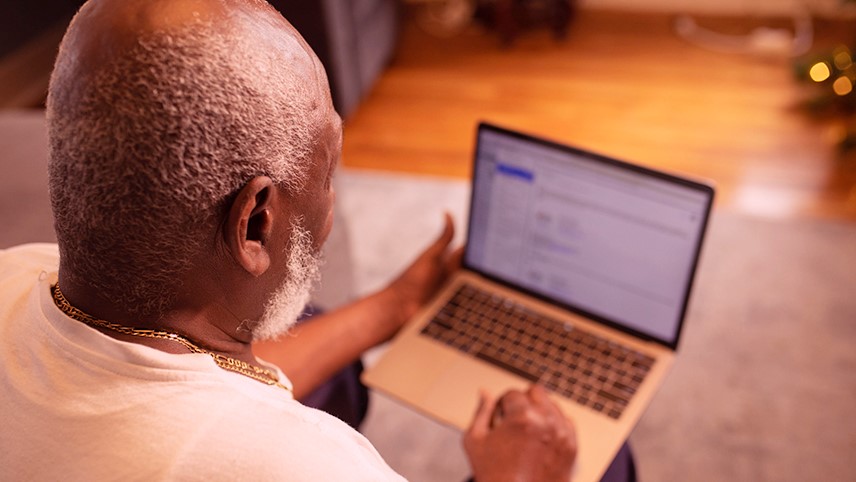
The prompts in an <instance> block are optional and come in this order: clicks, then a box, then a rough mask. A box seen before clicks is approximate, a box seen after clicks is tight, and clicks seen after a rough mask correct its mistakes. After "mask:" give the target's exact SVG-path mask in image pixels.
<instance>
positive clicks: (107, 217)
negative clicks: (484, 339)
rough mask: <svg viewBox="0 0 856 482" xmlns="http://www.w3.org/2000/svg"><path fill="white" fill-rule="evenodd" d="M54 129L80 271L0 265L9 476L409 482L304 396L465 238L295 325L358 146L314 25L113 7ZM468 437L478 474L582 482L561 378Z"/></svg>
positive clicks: (55, 166) (54, 109)
mask: <svg viewBox="0 0 856 482" xmlns="http://www.w3.org/2000/svg"><path fill="white" fill-rule="evenodd" d="M48 124H49V137H50V146H51V151H50V192H51V201H52V206H53V210H54V215H55V227H56V233H57V239H58V245H59V250H58V258H57V252H56V249H55V248H54V247H50V246H45V245H39V246H23V247H18V248H12V249H9V250H6V251H3V252H0V386H2V387H1V389H0V411H1V412H2V417H3V418H2V421H3V423H2V425H3V429H2V430H0V474H2V478H3V479H6V480H34V479H35V480H60V479H61V480H103V479H111V480H124V479H139V480H152V479H178V480H210V479H217V480H223V479H224V480H237V479H253V480H372V481H375V480H396V479H399V478H400V477H399V476H398V475H397V474H395V473H394V472H393V471H392V470H391V469H390V468H389V467H388V466H387V465H386V464H385V462H384V461H383V459H382V458H381V457H380V456H379V455H378V453H377V452H376V451H375V450H374V448H373V447H372V446H371V444H370V443H369V442H368V441H367V440H365V439H364V438H363V437H362V436H361V435H360V434H359V433H357V432H356V431H354V430H353V429H351V428H350V427H348V426H347V425H345V424H344V423H342V422H340V421H339V420H337V419H335V418H333V417H331V416H329V415H327V414H325V413H323V412H320V411H317V410H314V409H310V408H307V407H305V406H303V405H301V404H300V403H298V402H297V401H295V398H294V397H295V395H296V396H297V397H300V396H302V395H304V394H306V393H308V392H310V391H311V390H312V389H313V388H315V387H317V386H318V385H319V384H321V383H322V382H323V381H324V380H325V379H327V378H328V377H330V376H331V375H332V374H334V373H335V372H337V371H338V370H340V369H342V368H343V367H345V366H346V365H348V364H349V363H351V362H352V361H354V360H355V359H357V358H358V357H359V355H360V353H362V352H363V351H364V350H365V349H366V348H369V347H371V346H374V345H376V344H378V343H380V342H383V341H384V340H387V339H389V337H391V336H392V335H393V334H394V333H395V332H396V331H397V330H398V329H399V327H400V326H401V325H402V324H403V323H404V322H405V321H406V320H407V319H408V318H409V317H410V316H411V315H412V314H413V313H414V312H415V311H416V310H417V309H418V308H419V306H420V305H421V304H422V303H423V302H424V301H425V300H426V299H427V298H428V297H430V296H431V295H432V293H433V292H434V290H435V289H436V288H437V286H438V285H439V284H440V283H441V282H442V281H443V279H444V276H445V273H446V272H447V271H448V269H451V267H452V266H453V265H454V258H455V257H454V256H453V255H452V254H450V253H449V249H448V245H449V242H450V240H451V238H452V228H451V224H450V223H449V222H448V220H447V226H446V229H445V230H444V232H443V233H442V234H441V236H440V237H439V238H438V239H437V240H436V242H434V243H433V244H432V245H431V246H429V247H428V249H427V250H426V251H425V252H424V253H423V254H422V255H421V256H420V257H419V258H418V259H417V260H416V261H415V262H414V264H413V265H412V266H411V267H410V268H409V269H407V270H406V271H405V272H404V273H403V274H402V275H401V276H400V277H399V278H398V279H397V280H395V281H394V282H392V283H391V284H390V285H389V286H388V287H387V288H386V289H384V290H382V291H380V292H378V293H377V294H375V295H372V296H369V297H367V298H365V299H362V300H360V301H358V302H356V303H354V304H352V305H350V306H347V307H345V308H343V309H341V310H338V311H335V312H331V313H328V314H327V315H325V316H322V317H319V318H318V319H317V320H314V321H313V322H311V323H306V324H302V325H299V326H297V327H292V324H293V322H294V320H295V319H296V318H297V316H298V315H299V313H300V312H301V310H302V309H303V307H304V305H305V304H306V302H307V300H308V294H309V287H310V285H311V284H312V282H313V280H314V279H315V278H316V274H317V271H318V270H317V266H318V253H319V250H320V248H321V245H322V244H323V242H324V240H325V238H326V237H327V234H328V233H329V231H330V229H331V219H332V217H331V213H332V208H333V200H334V192H333V189H332V186H331V182H330V181H331V176H332V173H333V171H334V169H335V167H336V164H337V163H338V161H339V157H340V152H341V142H342V125H341V120H340V119H339V117H338V116H337V115H336V113H335V112H334V110H333V107H332V105H331V102H330V95H329V91H328V89H327V81H326V76H325V73H324V70H323V68H322V66H321V64H320V63H319V61H318V59H317V58H316V57H315V55H314V54H313V53H312V51H311V50H310V49H309V47H308V46H307V45H306V43H305V42H304V41H303V39H302V38H301V37H300V36H299V35H298V34H297V32H296V31H295V30H294V29H293V28H292V27H291V26H290V25H289V24H288V23H287V22H286V21H285V20H284V19H283V18H282V17H281V16H280V15H279V14H277V13H276V11H275V10H273V9H272V8H271V7H270V6H269V5H267V4H265V3H264V2H261V1H260V0H174V1H168V0H92V1H90V2H89V3H87V4H86V5H85V6H84V7H83V8H82V9H81V10H80V12H79V13H78V15H77V16H76V18H75V19H74V21H73V22H72V24H71V26H70V27H69V30H68V32H67V34H66V36H65V38H64V40H63V43H62V46H61V48H60V52H59V56H58V58H57V62H56V68H55V71H54V74H53V77H52V79H51V86H50V92H49V98H48ZM57 264H58V268H57ZM290 328H291V329H292V332H293V334H294V336H291V337H288V338H286V339H285V340H283V341H279V342H267V344H266V345H262V344H259V343H257V342H260V341H263V340H275V339H276V337H277V336H278V335H280V334H282V333H284V332H286V331H287V330H289V329H290ZM259 352H263V353H264V354H265V358H266V359H267V361H263V360H261V359H259V358H257V356H256V355H257V354H258V353H259ZM280 368H281V369H282V370H280ZM284 373H287V374H288V377H286V375H285V374H284ZM497 405H501V408H502V409H501V413H502V417H501V418H497V417H494V416H493V415H494V412H495V410H494V409H495V407H496V406H497ZM465 447H466V450H467V453H468V455H469V458H470V461H471V463H472V467H473V471H474V475H475V477H476V478H477V479H478V480H479V481H491V480H512V479H513V480H567V479H568V478H569V476H570V472H571V468H572V464H573V460H574V456H575V452H576V447H575V438H574V432H573V427H572V426H571V425H570V424H569V423H568V422H567V421H566V420H565V418H564V417H563V416H562V415H561V413H560V412H559V411H558V409H557V408H556V406H555V405H554V404H553V403H552V402H550V401H549V399H548V398H547V396H546V394H545V393H544V391H543V390H541V389H539V388H532V389H531V390H529V391H527V392H510V393H508V394H506V395H504V396H503V397H502V398H501V400H500V402H495V401H494V399H493V398H491V397H490V396H489V395H486V396H485V397H484V398H483V402H482V404H481V406H480V407H479V409H478V410H477V412H476V414H475V417H474V421H473V424H472V427H471V429H470V430H469V431H468V433H467V435H466V437H465Z"/></svg>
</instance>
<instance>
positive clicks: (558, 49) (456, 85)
mask: <svg viewBox="0 0 856 482" xmlns="http://www.w3.org/2000/svg"><path fill="white" fill-rule="evenodd" d="M711 21H713V20H709V22H711ZM726 23H727V22H726ZM728 25H729V28H730V29H731V30H735V28H736V27H735V26H734V25H733V24H731V23H728ZM736 30H737V31H739V28H736ZM818 31H821V32H828V31H829V30H828V29H821V28H818ZM402 35H403V38H402V43H401V47H400V49H399V52H398V55H397V58H396V59H395V61H394V62H393V64H392V65H391V66H390V68H389V69H388V70H387V71H386V73H385V74H383V76H382V78H381V79H380V81H379V83H378V84H377V85H376V87H375V88H374V90H373V91H372V93H371V94H370V96H369V97H368V99H367V101H366V102H365V103H364V104H363V105H361V106H360V108H359V109H358V110H357V112H356V113H355V114H354V115H352V116H351V117H350V118H349V119H347V128H346V134H345V150H344V164H345V165H346V166H349V167H355V168H369V169H384V170H393V171H406V172H413V173H425V174H432V175H441V176H453V177H467V176H469V174H470V163H471V155H472V154H471V152H472V147H473V140H474V129H475V125H476V123H477V122H478V120H480V119H485V120H489V121H492V122H495V123H498V124H500V125H505V126H508V127H512V128H517V129H520V130H524V131H527V132H530V133H533V134H538V135H543V136H547V137H549V138H553V139H556V140H560V141H564V142H567V143H571V144H576V145H579V146H582V147H587V148H590V149H593V150H596V151H599V152H602V153H604V154H608V155H612V156H615V157H619V158H623V159H627V160H633V161H636V162H639V163H642V164H645V165H649V166H654V167H658V168H663V169H667V170H670V171H677V172H680V173H685V174H689V175H691V176H696V177H701V178H705V179H709V180H712V181H713V182H714V183H715V184H716V185H717V187H718V200H717V202H718V206H719V208H720V209H733V210H738V211H741V212H747V213H753V214H758V215H763V216H771V217H781V218H795V217H796V218H831V219H841V220H849V221H856V156H853V155H851V156H850V158H842V157H841V156H840V155H838V153H837V151H836V148H835V142H834V140H835V133H836V129H837V127H836V125H835V123H834V122H833V121H823V122H820V121H815V120H811V119H809V118H808V117H807V116H806V115H804V113H803V112H801V111H800V110H799V109H798V105H799V103H800V101H801V99H803V98H804V97H805V94H806V91H805V89H806V87H805V86H803V85H801V84H798V83H797V82H795V81H794V78H793V74H792V72H793V71H792V67H791V62H790V61H789V60H787V59H775V58H762V57H758V56H750V55H734V54H721V53H714V52H710V51H706V50H704V49H701V48H698V47H696V46H693V45H690V44H688V43H687V42H685V41H683V40H681V39H679V38H677V37H676V36H675V35H674V34H673V33H672V28H671V19H670V18H668V17H666V16H663V15H660V16H656V15H655V16H651V15H629V14H613V13H606V12H582V13H581V14H580V17H579V18H578V20H577V22H576V23H575V24H574V25H573V27H572V29H571V33H570V35H569V37H568V38H567V39H565V40H564V41H561V42H556V41H554V40H553V39H552V38H551V37H550V35H549V33H548V32H547V31H538V30H534V31H531V32H528V33H526V34H524V35H523V36H521V37H520V38H519V39H518V40H517V42H516V43H515V44H514V45H513V47H512V48H510V49H502V48H500V46H499V44H498V41H497V39H496V37H495V35H493V34H491V33H490V32H487V31H485V30H484V29H482V28H478V27H473V28H472V29H470V30H467V31H466V32H464V33H462V34H460V35H457V36H455V37H452V38H448V39H439V38H435V37H431V36H429V35H427V34H425V33H424V32H422V31H421V30H419V29H418V28H417V27H415V26H413V25H412V24H410V23H408V24H406V26H405V28H404V30H403V33H402ZM819 41H821V42H823V41H825V42H827V43H829V42H830V39H825V40H824V39H819Z"/></svg>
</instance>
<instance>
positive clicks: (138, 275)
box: [47, 22, 319, 316]
mask: <svg viewBox="0 0 856 482" xmlns="http://www.w3.org/2000/svg"><path fill="white" fill-rule="evenodd" d="M74 29H75V23H74V22H72V25H71V27H70V28H69V32H68V33H67V34H66V39H68V35H70V34H71V33H72V32H73V31H74ZM67 43H68V42H67V41H66V40H64V41H63V44H62V46H61V48H60V51H59V55H58V57H57V61H56V66H55V69H54V73H53V75H52V78H51V83H50V89H49V95H48V103H47V117H48V132H49V141H50V163H49V175H50V194H51V204H52V207H53V212H54V218H55V228H56V234H57V239H58V244H59V248H60V259H61V261H60V262H61V266H62V268H61V269H62V270H63V275H64V276H67V277H69V278H71V279H73V280H74V282H75V283H82V284H85V285H88V286H90V287H92V288H95V289H97V290H99V291H100V293H101V295H102V296H104V297H106V298H107V299H113V300H119V301H121V302H122V303H123V306H124V307H126V308H127V309H128V310H129V311H132V312H135V313H137V314H140V315H147V316H161V315H163V314H164V310H166V309H167V307H168V306H170V303H171V302H172V301H173V299H174V295H175V293H176V290H177V289H178V288H179V285H178V284H179V279H180V276H181V275H182V273H184V272H186V270H188V269H189V268H190V262H191V260H192V259H193V258H194V256H196V255H197V254H198V253H200V250H204V249H207V250H211V249H212V246H213V242H214V234H215V233H216V231H217V223H218V220H219V219H221V217H222V216H223V215H224V213H225V208H226V206H227V204H228V201H229V200H230V199H231V198H232V197H233V196H234V194H235V193H236V192H237V191H238V190H239V189H240V188H241V187H242V186H243V185H244V184H245V183H246V182H247V181H248V180H250V179H251V178H252V177H254V176H258V175H267V176H270V177H271V178H272V179H273V181H274V182H275V183H277V184H278V185H280V186H283V187H284V188H286V189H288V190H289V191H290V192H294V191H296V190H299V189H301V188H302V186H303V185H304V182H305V180H306V176H307V170H308V168H309V164H310V163H311V156H312V153H313V152H314V150H315V145H314V143H315V142H316V139H317V138H318V135H317V129H318V128H319V126H318V122H316V121H315V120H314V119H313V118H312V116H311V111H312V105H314V104H313V103H315V104H317V94H316V93H315V89H314V87H312V86H309V85H307V79H306V78H304V77H305V76H304V77H301V76H300V75H299V74H298V73H295V71H294V70H297V69H294V70H292V69H289V65H288V63H287V62H288V61H287V59H286V58H284V57H285V56H284V55H280V54H278V53H277V49H271V48H262V47H260V46H259V45H257V44H254V41H253V40H252V39H246V38H244V37H241V36H235V35H227V34H223V33H222V32H218V31H217V30H216V29H215V28H214V26H212V25H210V24H206V23H203V22H199V23H198V24H194V25H190V26H183V27H181V28H174V29H172V30H164V31H155V32H151V33H146V34H144V35H141V36H140V37H138V38H137V39H136V41H135V42H134V43H133V45H132V46H131V47H130V48H128V49H126V50H125V51H123V52H121V53H119V54H114V55H113V56H112V57H110V58H109V59H107V60H105V61H103V62H100V63H99V64H98V65H96V66H95V67H94V70H89V71H83V70H82V69H83V68H84V67H82V65H84V63H82V62H79V60H78V58H77V57H78V54H79V53H78V52H75V51H73V49H72V48H71V47H69V46H67V45H66V44H67ZM87 68H92V67H87Z"/></svg>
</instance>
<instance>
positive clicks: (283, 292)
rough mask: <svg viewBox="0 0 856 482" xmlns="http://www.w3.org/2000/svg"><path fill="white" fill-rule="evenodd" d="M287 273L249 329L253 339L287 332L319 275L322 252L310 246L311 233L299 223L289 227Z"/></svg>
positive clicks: (301, 310)
mask: <svg viewBox="0 0 856 482" xmlns="http://www.w3.org/2000/svg"><path fill="white" fill-rule="evenodd" d="M289 241H290V242H289V245H290V247H291V252H290V253H289V254H288V268H287V272H288V276H287V277H286V279H285V281H284V282H283V284H282V286H280V287H279V289H277V290H276V292H275V293H274V294H273V295H272V296H271V297H270V299H269V300H268V301H267V303H265V309H264V313H263V314H262V318H261V319H260V320H259V321H258V323H253V327H252V329H251V331H252V334H253V340H254V341H264V340H273V339H276V338H278V337H279V336H280V335H282V334H284V333H287V332H288V330H289V329H291V327H292V326H294V324H295V323H296V322H297V319H298V317H300V315H301V314H302V313H303V309H304V308H305V307H306V305H307V304H308V303H309V299H310V297H311V294H312V289H313V288H314V287H315V284H316V283H317V281H318V279H319V278H320V270H321V255H320V253H316V252H314V250H313V249H312V235H311V234H310V233H309V231H307V230H305V229H303V228H302V227H301V226H300V225H298V224H294V225H292V228H291V238H290V240H289Z"/></svg>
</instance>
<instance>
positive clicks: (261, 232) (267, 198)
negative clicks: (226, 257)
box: [223, 176, 277, 276]
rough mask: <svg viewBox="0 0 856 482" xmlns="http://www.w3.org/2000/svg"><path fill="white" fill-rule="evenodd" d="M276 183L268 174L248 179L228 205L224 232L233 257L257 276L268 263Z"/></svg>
mask: <svg viewBox="0 0 856 482" xmlns="http://www.w3.org/2000/svg"><path fill="white" fill-rule="evenodd" d="M276 196H277V189H276V185H275V184H274V183H273V181H272V180H271V179H270V178H269V177H267V176H258V177H254V178H252V179H250V181H249V182H247V184H245V185H244V187H242V188H241V190H240V191H238V195H237V196H235V200H234V201H232V205H231V206H230V208H229V214H228V216H227V218H226V224H225V226H224V227H223V236H224V238H225V239H224V241H225V243H226V247H227V248H228V249H229V252H230V254H231V255H232V258H234V260H235V262H237V263H238V264H239V265H240V266H241V267H243V268H244V269H245V270H246V271H247V272H248V273H250V274H252V275H253V276H260V275H262V274H264V273H265V271H267V270H268V268H269V267H270V251H269V249H270V239H271V236H272V235H273V223H274V211H273V209H272V208H273V204H274V199H275V198H276Z"/></svg>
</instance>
